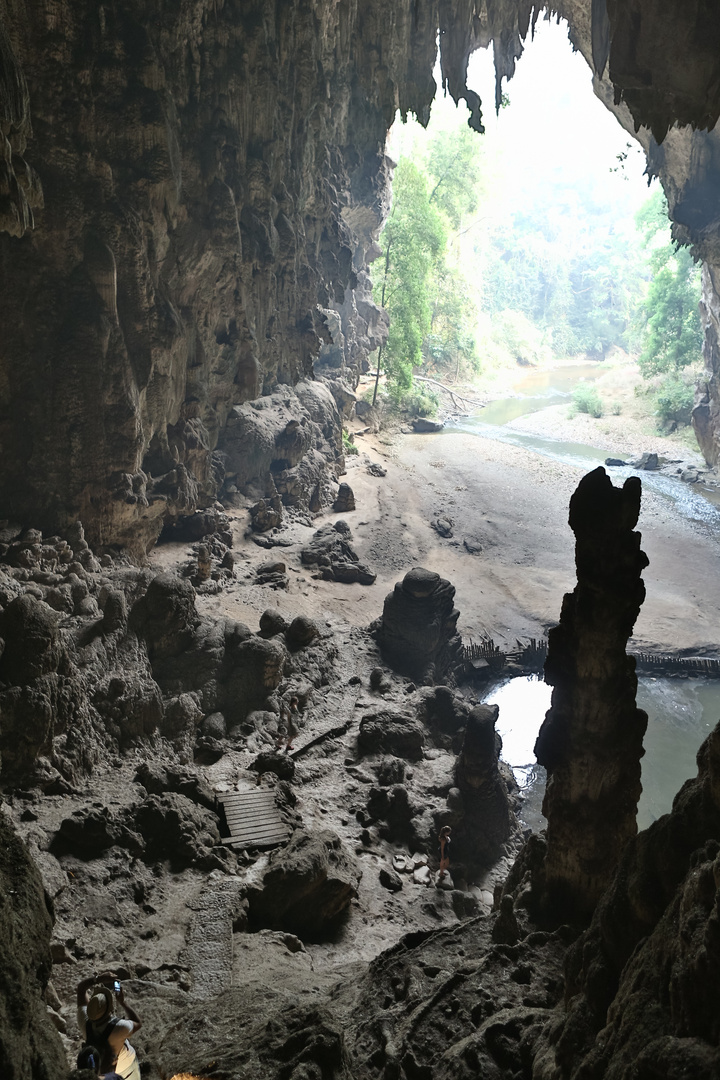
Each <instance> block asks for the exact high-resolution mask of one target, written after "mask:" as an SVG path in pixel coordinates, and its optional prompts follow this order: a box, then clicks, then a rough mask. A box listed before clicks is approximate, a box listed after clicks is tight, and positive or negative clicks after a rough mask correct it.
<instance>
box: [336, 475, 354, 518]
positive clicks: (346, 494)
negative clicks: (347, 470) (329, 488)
mask: <svg viewBox="0 0 720 1080" xmlns="http://www.w3.org/2000/svg"><path fill="white" fill-rule="evenodd" d="M354 509H355V494H354V492H353V489H352V488H351V487H350V485H349V484H346V483H344V482H343V483H342V484H341V485H340V487H339V488H338V493H337V498H336V499H335V502H334V503H333V510H334V511H335V513H336V514H347V513H349V512H350V511H351V510H354Z"/></svg>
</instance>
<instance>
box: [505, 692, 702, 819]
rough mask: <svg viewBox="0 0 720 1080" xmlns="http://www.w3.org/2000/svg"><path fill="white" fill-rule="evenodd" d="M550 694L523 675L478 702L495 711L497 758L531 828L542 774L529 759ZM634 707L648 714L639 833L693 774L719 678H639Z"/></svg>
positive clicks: (532, 758)
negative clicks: (500, 745) (505, 768)
mask: <svg viewBox="0 0 720 1080" xmlns="http://www.w3.org/2000/svg"><path fill="white" fill-rule="evenodd" d="M550 694H551V687H549V686H546V685H545V683H544V682H542V681H540V680H539V679H537V678H536V677H535V676H528V677H521V678H516V679H509V680H508V681H507V682H506V683H504V684H502V685H501V686H497V687H495V688H494V689H493V690H492V691H491V692H490V693H489V694H488V695H487V697H486V698H485V699H484V700H485V701H486V702H487V703H488V704H491V705H497V706H498V707H499V709H500V715H499V717H498V722H497V730H498V732H499V734H500V735H501V736H502V740H503V750H502V758H503V760H504V761H506V762H507V763H508V765H510V766H511V768H512V770H513V773H514V774H515V779H516V780H517V782H518V784H519V785H520V788H521V792H522V799H523V809H522V811H521V817H522V820H523V822H524V823H525V824H526V825H529V826H530V827H531V828H533V829H541V828H543V827H544V824H545V819H544V818H543V816H542V800H543V795H544V793H545V770H544V769H543V768H542V767H541V766H540V765H538V764H537V762H536V761H535V755H534V753H533V747H534V745H535V739H536V738H537V733H538V731H539V730H540V725H541V724H542V722H543V720H544V718H545V713H546V711H547V710H548V709H549V708H550ZM637 703H638V706H639V707H640V708H641V709H644V710H645V711H646V712H647V714H648V727H647V733H646V735H645V756H644V757H643V759H642V763H641V764H642V786H643V792H642V796H641V798H640V805H639V807H638V828H640V829H645V828H647V826H648V825H650V823H651V822H653V821H655V820H656V818H658V817H660V816H661V815H662V814H665V813H667V812H668V811H669V810H670V808H671V807H672V801H673V799H674V797H675V795H676V794H677V792H678V791H679V790H680V788H681V786H682V785H683V783H684V782H685V781H686V780H689V779H690V778H691V777H693V776H696V775H697V766H696V764H695V755H696V754H697V751H698V749H699V747H700V745H701V743H702V742H703V741H704V739H706V738H707V736H708V735H709V734H710V732H711V731H712V729H713V728H714V727H715V724H716V723H717V722H718V720H720V680H713V679H662V678H656V679H653V678H640V679H639V680H638V694H637Z"/></svg>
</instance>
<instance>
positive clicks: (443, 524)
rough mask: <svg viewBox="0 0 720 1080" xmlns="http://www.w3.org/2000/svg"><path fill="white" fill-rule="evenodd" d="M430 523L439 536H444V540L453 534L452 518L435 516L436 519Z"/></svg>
mask: <svg viewBox="0 0 720 1080" xmlns="http://www.w3.org/2000/svg"><path fill="white" fill-rule="evenodd" d="M430 524H431V525H432V527H433V529H434V530H435V532H436V533H437V534H438V535H439V536H442V537H444V538H445V539H446V540H450V539H451V537H452V534H453V525H454V524H455V522H454V521H453V519H452V518H449V517H441V518H437V519H436V520H434V521H431V522H430Z"/></svg>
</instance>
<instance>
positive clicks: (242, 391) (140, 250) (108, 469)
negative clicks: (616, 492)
mask: <svg viewBox="0 0 720 1080" xmlns="http://www.w3.org/2000/svg"><path fill="white" fill-rule="evenodd" d="M547 14H549V15H550V16H557V17H562V18H565V19H566V20H567V22H568V28H569V37H570V40H571V42H572V45H573V47H575V48H576V49H578V50H580V51H581V52H582V53H583V55H584V57H585V58H586V60H587V62H588V64H589V65H590V66H591V68H592V69H593V72H594V84H595V89H596V92H597V93H598V95H599V96H600V97H601V98H602V99H603V100H604V101H605V103H606V104H607V106H608V108H610V109H612V110H613V111H614V112H615V113H616V115H617V117H618V119H619V121H620V122H621V123H622V124H623V125H624V126H625V127H626V128H627V129H628V130H631V131H633V132H635V133H636V134H637V137H638V138H639V140H640V141H641V143H642V145H643V146H644V148H645V150H646V153H647V156H648V165H649V171H650V172H651V173H656V174H658V175H660V177H661V179H662V182H663V184H664V186H665V189H666V192H667V194H668V200H669V206H670V213H671V216H672V218H673V221H674V222H675V230H676V235H677V237H678V239H680V240H682V241H683V242H687V243H691V244H692V245H693V248H694V252H695V254H696V255H697V257H698V258H700V259H703V260H704V261H705V262H706V263H707V264H708V266H709V267H710V272H709V273H708V274H707V275H706V282H709V283H710V284H709V285H708V291H707V295H706V322H707V325H708V326H710V329H711V330H713V328H714V327H715V324H716V322H717V320H715V322H713V319H714V315H713V312H714V311H715V310H716V308H717V306H718V305H715V307H713V305H714V303H715V301H716V299H717V297H716V294H715V293H714V286H713V285H712V283H713V281H714V280H715V278H714V277H713V273H712V271H713V268H714V267H715V266H716V265H717V263H718V261H719V260H720V245H719V244H718V235H719V225H720V221H719V217H720V215H719V213H718V199H717V195H716V192H717V189H718V179H720V139H719V137H718V135H717V134H716V132H715V123H716V121H717V118H718V115H720V48H718V46H719V45H720V13H718V11H717V9H716V7H715V5H712V4H709V3H702V2H693V3H688V2H680V0H675V2H672V3H668V2H667V0H630V2H623V3H620V2H619V0H607V2H606V0H567V2H565V3H562V4H558V5H550V6H549V7H548V9H544V8H543V7H542V6H540V7H537V6H535V5H534V4H532V3H527V2H525V0H483V2H476V0H434V2H422V0H419V2H410V0H400V2H397V3H393V4H391V5H388V4H386V3H384V2H381V0H367V2H365V3H363V4H358V3H357V2H355V0H342V2H337V3H336V2H333V3H330V2H328V0H309V2H307V3H302V4H300V3H290V2H283V0H275V2H272V0H251V2H239V0H226V2H218V0H183V2H180V3H177V2H172V3H171V2H168V0H152V2H150V3H143V4H140V3H139V2H134V0H117V2H115V3H112V4H102V5H97V4H95V3H91V2H90V0H76V2H73V3H71V2H70V0H64V2H62V0H61V2H59V3H56V2H53V3H50V2H48V0H37V2H35V3H33V4H29V3H23V2H21V0H0V150H1V151H2V152H1V155H0V156H1V157H2V161H0V277H1V279H2V290H1V291H0V324H1V325H2V338H1V339H0V387H1V388H2V391H1V400H0V448H1V460H2V465H1V466H0V504H1V505H2V506H3V517H6V518H9V519H11V520H16V521H18V522H19V523H20V524H21V525H23V526H25V527H28V526H31V525H34V526H38V527H40V528H42V529H46V530H47V529H50V530H60V531H62V530H63V529H64V528H66V527H67V526H68V525H69V524H70V523H72V522H73V521H75V520H77V519H78V518H80V519H81V520H82V521H83V522H84V524H85V527H86V530H87V533H88V538H89V539H90V541H91V542H92V543H93V545H95V546H100V547H103V546H105V547H107V546H113V545H114V546H123V545H124V546H128V547H129V548H130V549H131V550H133V551H134V552H135V553H136V554H138V555H142V554H143V552H144V551H145V550H147V549H148V548H149V547H150V546H151V545H152V543H153V542H154V541H155V539H156V538H157V536H158V534H159V532H160V529H161V528H162V526H163V524H164V523H167V522H168V521H172V520H175V519H177V518H180V517H182V516H183V515H187V514H189V513H192V512H193V511H194V510H195V509H196V508H198V507H200V508H202V507H203V506H207V505H209V504H211V503H212V502H213V501H214V499H215V498H216V497H217V495H218V493H219V492H220V490H221V486H222V483H223V479H224V472H223V471H224V469H225V466H226V464H227V452H226V448H225V439H226V431H227V430H228V423H229V420H230V419H231V416H232V414H233V410H234V409H236V408H237V407H239V406H242V405H243V403H247V402H250V401H253V400H255V399H257V398H258V397H260V396H262V395H268V394H272V392H273V391H274V389H276V388H277V387H278V386H287V385H291V386H293V385H295V384H297V383H298V382H299V381H301V380H307V379H312V378H313V363H314V359H315V357H316V356H317V355H318V352H319V350H320V348H321V346H322V344H323V342H325V343H327V342H328V341H329V340H330V333H329V329H328V327H329V323H328V318H330V319H331V320H332V319H333V318H336V319H337V320H338V325H341V326H342V331H343V341H344V346H343V348H344V350H345V352H344V356H343V357H342V366H341V375H342V378H343V379H345V381H346V382H347V383H349V384H352V382H353V380H354V379H355V377H356V372H357V368H358V364H359V363H360V361H361V359H362V356H363V355H364V354H366V353H367V352H368V351H369V350H370V349H371V348H373V347H375V345H376V344H377V341H378V336H377V335H378V334H380V335H381V334H382V326H383V323H382V314H381V313H379V312H378V311H377V309H376V308H375V307H374V305H373V304H372V300H371V295H370V288H369V277H368V273H367V260H368V257H371V253H372V252H373V249H374V244H375V241H376V239H377V234H378V231H379V229H380V227H381V224H382V220H383V216H384V214H385V213H386V211H387V206H388V199H389V179H390V175H391V170H390V169H389V167H388V162H387V159H386V158H385V157H384V144H385V135H386V132H387V129H388V127H389V125H390V123H391V122H392V120H393V118H394V116H395V113H396V111H397V110H398V109H399V110H400V112H401V113H402V114H403V115H405V114H407V113H409V112H411V113H414V114H416V115H417V116H418V117H419V118H420V119H424V118H426V117H427V116H428V114H429V108H430V104H431V102H432V99H433V97H434V94H435V91H436V86H435V81H434V78H433V71H434V68H435V61H436V53H437V48H438V43H439V49H440V62H441V72H442V81H443V86H444V88H445V90H446V91H447V92H449V93H450V94H451V95H452V97H453V98H454V99H455V100H460V99H461V98H462V99H465V100H466V101H467V103H468V106H469V108H470V114H471V116H470V122H471V124H472V126H474V127H476V128H478V129H480V128H481V126H482V115H481V114H482V108H488V107H492V105H493V103H492V102H490V103H482V102H480V100H479V98H478V97H477V95H476V94H475V93H474V92H473V91H472V89H471V88H468V87H467V85H466V72H467V62H468V58H469V56H470V54H471V53H472V51H473V50H475V49H477V48H480V47H489V46H491V47H492V48H493V52H494V58H495V64H496V70H497V76H498V93H499V88H500V84H501V80H502V79H503V78H510V77H511V76H512V73H513V71H514V68H515V64H516V62H517V61H518V59H519V58H520V56H521V53H522V48H523V41H524V40H525V39H526V38H527V36H528V34H530V33H532V30H533V27H534V25H535V22H536V20H537V18H538V17H545V15H547ZM333 312H335V313H336V315H333V314H332V313H333ZM710 324H712V325H710ZM708 333H709V332H708ZM711 336H712V334H710V337H711ZM715 359H716V358H715V353H714V352H713V350H712V348H710V349H709V352H708V368H709V371H708V379H707V382H706V385H705V388H704V391H703V393H704V394H705V398H704V399H703V400H704V402H705V405H704V408H705V413H704V414H703V415H704V418H705V428H706V445H704V446H703V449H704V450H705V453H706V457H708V460H711V459H712V457H713V455H715V456H716V457H717V447H718V437H717V430H718V428H719V427H720V423H719V422H718V415H720V408H719V407H718V397H720V395H719V394H718V392H717V385H716V382H717V372H716V367H715V366H714V365H715Z"/></svg>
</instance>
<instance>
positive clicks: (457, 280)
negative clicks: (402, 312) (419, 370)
mask: <svg viewBox="0 0 720 1080" xmlns="http://www.w3.org/2000/svg"><path fill="white" fill-rule="evenodd" d="M471 296H472V294H471V289H470V286H469V283H468V282H467V281H466V279H465V278H464V276H463V275H462V274H461V273H460V271H459V270H457V269H456V268H455V267H453V266H449V265H447V263H446V264H445V265H444V266H442V267H439V268H438V272H437V274H436V276H435V277H434V279H433V282H432V303H431V318H430V331H429V333H428V334H427V335H426V336H425V339H424V341H423V358H424V362H425V366H426V367H427V368H429V369H430V370H433V369H439V370H441V371H442V372H446V373H447V372H450V373H452V375H453V378H454V379H455V380H456V381H457V379H459V377H460V374H461V372H463V373H465V374H468V375H472V374H474V373H476V372H477V371H479V369H480V357H479V355H478V348H477V342H476V340H475V323H476V319H477V309H476V306H475V304H474V302H473V301H472V298H471Z"/></svg>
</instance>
